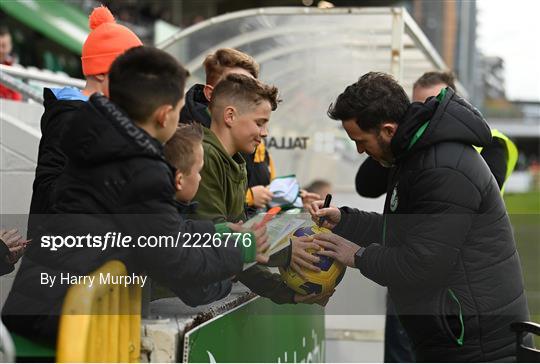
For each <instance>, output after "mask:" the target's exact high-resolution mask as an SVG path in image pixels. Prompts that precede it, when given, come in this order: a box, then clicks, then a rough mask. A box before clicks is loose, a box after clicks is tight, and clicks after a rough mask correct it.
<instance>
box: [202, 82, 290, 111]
mask: <svg viewBox="0 0 540 364" xmlns="http://www.w3.org/2000/svg"><path fill="white" fill-rule="evenodd" d="M223 98H229V100H230V101H231V102H240V103H246V104H253V105H259V104H260V103H261V102H262V101H265V100H266V101H268V102H270V106H271V107H272V111H274V110H275V109H276V108H277V104H278V102H279V101H280V100H278V89H277V87H275V86H270V85H266V84H264V83H262V82H260V81H259V80H256V79H255V78H251V77H248V76H246V75H241V74H236V73H231V74H229V75H227V77H225V78H224V79H223V80H221V81H220V82H219V83H218V84H217V85H216V87H215V88H214V91H213V92H212V100H211V101H210V105H209V107H210V110H211V111H212V110H213V109H214V108H215V106H216V104H219V103H220V101H221V100H222V99H223Z"/></svg>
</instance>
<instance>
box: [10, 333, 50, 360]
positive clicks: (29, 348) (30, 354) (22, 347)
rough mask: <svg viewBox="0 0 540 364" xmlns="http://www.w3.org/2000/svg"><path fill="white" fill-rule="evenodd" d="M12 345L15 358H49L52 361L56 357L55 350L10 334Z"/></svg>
mask: <svg viewBox="0 0 540 364" xmlns="http://www.w3.org/2000/svg"><path fill="white" fill-rule="evenodd" d="M11 338H12V339H13V344H14V345H15V354H16V355H17V358H34V359H38V358H50V359H53V361H54V357H55V355H56V351H55V348H54V347H53V346H48V345H46V344H43V343H39V342H35V341H32V340H30V339H28V338H26V337H24V336H19V335H17V334H13V333H12V334H11Z"/></svg>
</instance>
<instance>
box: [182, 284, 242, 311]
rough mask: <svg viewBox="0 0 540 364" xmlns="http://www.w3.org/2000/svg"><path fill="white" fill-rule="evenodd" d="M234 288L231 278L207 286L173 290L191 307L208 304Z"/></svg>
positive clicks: (226, 294) (224, 295)
mask: <svg viewBox="0 0 540 364" xmlns="http://www.w3.org/2000/svg"><path fill="white" fill-rule="evenodd" d="M231 289H232V282H231V280H229V279H227V280H224V281H221V282H217V283H211V284H209V285H207V286H197V287H190V288H189V289H182V288H181V287H179V288H175V289H173V290H172V291H173V292H174V293H175V294H176V295H177V296H178V297H179V298H180V299H181V300H182V302H184V303H185V304H186V305H188V306H191V307H197V306H201V305H206V304H209V303H212V302H215V301H218V300H220V299H222V298H225V297H227V296H228V295H229V293H230V292H231Z"/></svg>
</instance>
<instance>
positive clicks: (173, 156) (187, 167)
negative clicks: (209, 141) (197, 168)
mask: <svg viewBox="0 0 540 364" xmlns="http://www.w3.org/2000/svg"><path fill="white" fill-rule="evenodd" d="M202 141H203V129H202V126H201V125H200V124H198V123H190V124H181V125H180V126H179V127H178V128H177V129H176V132H175V133H174V135H173V136H172V138H171V139H169V140H168V141H167V143H165V146H164V147H163V154H165V159H167V161H168V162H169V163H170V164H171V165H172V166H173V167H174V168H176V169H177V170H178V171H180V172H182V173H184V174H186V175H189V173H190V172H191V168H192V167H193V163H195V153H194V151H195V148H196V147H197V146H198V145H201V143H202Z"/></svg>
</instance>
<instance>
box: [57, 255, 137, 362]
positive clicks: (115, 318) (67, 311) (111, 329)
mask: <svg viewBox="0 0 540 364" xmlns="http://www.w3.org/2000/svg"><path fill="white" fill-rule="evenodd" d="M100 274H103V275H107V274H110V276H111V277H121V276H126V275H127V271H126V267H125V265H124V264H123V263H122V262H120V261H117V260H113V261H110V262H107V263H106V264H104V265H103V266H102V267H100V268H99V269H97V270H96V271H95V272H93V273H92V274H91V276H94V277H96V279H97V282H99V278H100ZM140 351H141V288H140V286H135V285H131V286H127V287H126V286H124V285H121V284H110V285H106V284H95V285H93V286H92V287H89V286H87V285H81V284H78V285H73V286H72V287H70V289H69V290H68V293H67V295H66V298H65V300H64V306H63V308H62V316H61V318H60V328H59V332H58V342H57V349H56V352H57V353H56V360H57V361H58V362H138V361H139V360H140Z"/></svg>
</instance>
